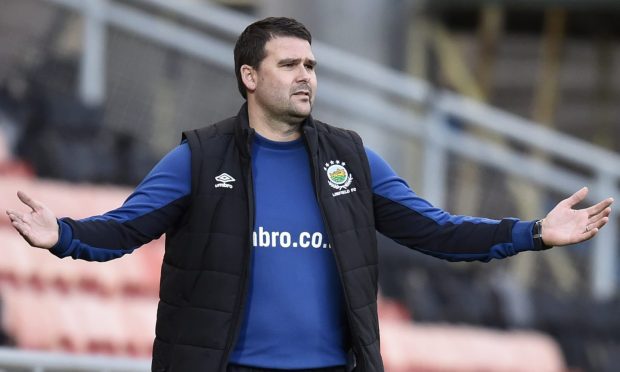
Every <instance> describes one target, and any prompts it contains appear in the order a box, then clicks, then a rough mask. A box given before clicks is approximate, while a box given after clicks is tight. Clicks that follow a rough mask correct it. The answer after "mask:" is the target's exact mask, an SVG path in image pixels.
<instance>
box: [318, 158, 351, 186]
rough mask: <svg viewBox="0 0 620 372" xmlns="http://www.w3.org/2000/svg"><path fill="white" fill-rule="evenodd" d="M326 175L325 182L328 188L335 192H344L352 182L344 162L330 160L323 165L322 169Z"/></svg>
mask: <svg viewBox="0 0 620 372" xmlns="http://www.w3.org/2000/svg"><path fill="white" fill-rule="evenodd" d="M323 170H325V173H326V174H327V182H328V183H329V186H331V187H332V188H334V189H336V190H344V189H347V188H348V187H349V186H351V182H353V174H351V173H349V171H347V168H346V163H345V162H340V160H332V161H330V162H327V163H325V166H324V167H323Z"/></svg>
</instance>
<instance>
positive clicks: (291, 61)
mask: <svg viewBox="0 0 620 372" xmlns="http://www.w3.org/2000/svg"><path fill="white" fill-rule="evenodd" d="M301 60H302V59H301V58H284V59H281V60H279V61H278V65H280V66H284V65H288V64H293V65H296V64H298V63H299V62H301ZM305 63H307V64H309V65H311V66H316V60H314V59H310V58H307V59H306V60H305Z"/></svg>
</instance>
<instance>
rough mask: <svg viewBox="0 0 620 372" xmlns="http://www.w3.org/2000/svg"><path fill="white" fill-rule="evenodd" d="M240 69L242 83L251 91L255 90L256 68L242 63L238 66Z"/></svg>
mask: <svg viewBox="0 0 620 372" xmlns="http://www.w3.org/2000/svg"><path fill="white" fill-rule="evenodd" d="M240 70H241V80H242V81H243V85H245V87H246V88H247V90H249V91H250V92H253V91H255V90H256V70H254V67H252V66H249V65H243V66H241V67H240Z"/></svg>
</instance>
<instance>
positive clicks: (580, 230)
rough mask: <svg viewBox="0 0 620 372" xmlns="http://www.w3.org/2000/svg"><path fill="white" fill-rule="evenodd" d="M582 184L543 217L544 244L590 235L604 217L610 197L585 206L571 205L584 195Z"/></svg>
mask: <svg viewBox="0 0 620 372" xmlns="http://www.w3.org/2000/svg"><path fill="white" fill-rule="evenodd" d="M587 194H588V188H587V187H584V188H582V189H581V190H579V191H577V192H576V193H574V194H573V195H571V196H569V197H568V198H567V199H564V200H562V201H561V202H559V203H558V205H556V206H555V208H553V209H552V210H551V212H549V214H547V216H546V217H545V218H544V219H543V221H542V240H543V242H544V243H545V245H549V246H558V245H569V244H575V243H579V242H582V241H584V240H588V239H591V238H592V237H593V236H594V235H596V233H598V231H599V229H601V228H602V227H603V226H605V224H606V223H607V221H609V214H610V213H611V207H610V205H611V203H613V201H614V199H613V198H607V199H605V200H603V201H601V202H599V203H598V204H596V205H593V206H591V207H588V208H585V209H573V207H574V206H575V205H577V204H578V203H579V202H581V201H582V200H583V199H585V197H586V195H587Z"/></svg>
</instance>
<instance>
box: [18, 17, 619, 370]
mask: <svg viewBox="0 0 620 372" xmlns="http://www.w3.org/2000/svg"><path fill="white" fill-rule="evenodd" d="M310 44H311V36H310V33H309V32H308V30H307V29H306V28H305V27H304V26H303V25H302V24H300V23H298V22H297V21H295V20H293V19H289V18H267V19H264V20H262V21H258V22H256V23H254V24H252V25H250V26H248V28H246V30H245V31H244V32H243V33H242V34H241V35H240V37H239V39H238V41H237V44H236V46H235V51H234V55H235V73H236V75H237V80H238V85H239V90H240V92H241V94H242V95H243V97H244V98H246V100H247V102H246V104H244V105H243V107H242V108H241V110H240V111H239V113H238V115H237V116H235V117H232V118H229V119H226V120H224V121H221V122H219V123H216V124H214V125H212V126H208V127H205V128H201V129H198V130H194V131H189V132H185V133H184V135H183V142H182V143H181V145H180V146H178V147H177V148H175V149H174V150H172V151H171V152H170V153H169V154H168V155H167V156H166V157H164V158H163V159H162V160H161V162H160V163H159V164H158V165H156V166H155V168H154V169H153V170H152V171H151V173H150V174H149V175H148V176H147V177H146V178H145V180H144V181H143V182H142V183H141V184H140V185H138V186H137V188H136V190H135V192H134V193H133V194H132V195H131V196H130V197H129V198H128V199H127V201H126V202H125V203H124V204H123V206H122V207H120V208H119V209H116V210H114V211H111V212H108V213H106V214H105V215H102V216H96V217H91V218H87V219H84V220H79V221H75V220H72V219H70V218H63V219H61V220H56V217H55V216H54V214H53V213H52V212H51V211H50V210H49V209H48V208H47V207H45V206H44V205H43V204H41V203H39V202H37V201H35V200H33V199H31V198H30V197H28V196H27V195H25V194H24V193H21V192H18V197H19V198H20V199H21V201H22V202H24V203H25V204H26V205H28V206H29V207H31V208H32V211H30V212H28V213H21V212H18V211H7V213H8V215H9V217H10V219H11V221H12V224H13V226H14V227H15V228H16V229H17V230H18V231H19V233H20V234H21V235H22V236H23V237H24V238H25V239H26V240H27V241H28V242H29V243H30V244H31V245H33V246H35V247H40V248H45V249H49V250H50V251H51V252H52V253H54V254H56V255H57V256H59V257H66V256H71V257H73V258H80V259H86V260H93V261H105V260H109V259H113V258H116V257H120V256H122V255H123V254H126V253H131V252H132V251H133V250H134V249H135V248H137V247H139V246H140V245H142V244H144V243H146V242H148V241H150V240H152V239H155V238H157V237H159V236H160V235H161V234H163V233H166V234H167V237H166V253H165V256H164V262H163V266H162V279H161V288H160V304H159V308H158V312H157V326H156V339H155V343H154V347H153V365H152V368H153V370H154V371H273V370H304V371H350V370H353V369H355V371H364V372H366V371H382V370H383V365H382V361H381V356H380V353H379V328H378V320H377V307H376V296H377V249H376V238H375V230H378V231H380V232H382V233H384V234H385V235H387V236H389V237H391V238H393V239H395V240H397V241H398V242H400V243H402V244H404V245H407V246H409V247H411V248H414V249H416V250H419V251H421V252H424V253H427V254H430V255H434V256H437V257H440V258H444V259H448V260H452V261H470V260H481V261H488V260H490V259H492V258H504V257H507V256H510V255H514V254H516V253H518V252H521V251H526V250H540V249H544V248H548V247H550V246H559V245H566V244H573V243H578V242H580V241H583V240H587V239H590V238H592V237H593V236H594V235H596V233H597V232H598V230H599V229H600V228H601V227H603V226H604V225H605V224H606V223H607V221H608V216H609V214H610V211H611V209H610V205H611V203H612V199H611V198H610V199H606V200H604V201H602V202H600V203H598V204H596V205H594V206H591V207H589V208H586V209H582V210H575V209H572V207H573V206H574V205H576V204H577V203H578V202H580V201H581V200H583V199H584V198H585V196H586V193H587V189H585V188H584V189H582V190H579V191H578V192H577V193H575V194H574V195H572V196H571V197H569V198H568V199H566V200H564V201H562V202H560V203H559V204H558V205H557V206H556V207H555V208H554V209H553V210H552V211H551V212H549V214H548V215H547V216H546V217H545V218H544V219H542V220H540V221H519V220H517V219H511V218H507V219H503V220H501V221H497V220H489V219H482V218H476V217H465V216H453V215H450V214H448V213H446V212H444V211H442V210H440V209H438V208H434V207H433V206H431V205H430V204H429V203H428V202H426V201H425V200H423V199H421V198H420V197H419V196H417V195H416V194H415V193H414V192H413V191H412V190H411V189H410V188H409V187H408V186H407V185H406V183H405V182H404V181H403V180H402V179H400V178H399V177H397V176H396V175H395V174H394V172H393V171H392V170H391V168H390V167H389V166H388V165H387V164H386V163H385V162H384V161H383V160H382V159H381V158H380V157H379V156H378V155H377V154H376V153H374V152H372V151H371V150H368V149H365V148H364V147H363V145H362V142H361V140H360V138H359V137H358V136H357V135H356V134H355V133H353V132H350V131H346V130H342V129H338V128H335V127H332V126H329V125H327V124H324V123H322V122H320V121H318V120H314V119H313V118H312V117H311V116H310V113H311V111H312V105H313V102H314V97H315V94H316V88H317V79H316V74H315V66H316V61H315V58H314V55H313V54H312V49H311V46H310Z"/></svg>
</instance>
